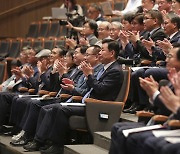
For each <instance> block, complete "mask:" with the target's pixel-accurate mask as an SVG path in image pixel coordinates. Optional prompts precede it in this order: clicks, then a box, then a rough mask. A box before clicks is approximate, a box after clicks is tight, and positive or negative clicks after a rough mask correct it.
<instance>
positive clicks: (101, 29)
mask: <svg viewBox="0 0 180 154" xmlns="http://www.w3.org/2000/svg"><path fill="white" fill-rule="evenodd" d="M103 30H108V29H103V28H98V31H103Z"/></svg>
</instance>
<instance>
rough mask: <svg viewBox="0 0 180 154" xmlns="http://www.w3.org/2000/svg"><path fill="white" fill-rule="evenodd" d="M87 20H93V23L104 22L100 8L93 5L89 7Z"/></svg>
mask: <svg viewBox="0 0 180 154" xmlns="http://www.w3.org/2000/svg"><path fill="white" fill-rule="evenodd" d="M87 12H88V18H89V19H92V20H95V21H105V19H104V18H103V16H102V14H101V8H100V7H99V6H98V5H97V4H95V3H93V4H91V5H90V6H89V8H88V10H87Z"/></svg>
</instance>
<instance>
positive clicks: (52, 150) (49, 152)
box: [41, 145, 64, 154]
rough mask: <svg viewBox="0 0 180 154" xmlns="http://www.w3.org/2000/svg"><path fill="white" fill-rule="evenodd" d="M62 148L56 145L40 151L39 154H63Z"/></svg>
mask: <svg viewBox="0 0 180 154" xmlns="http://www.w3.org/2000/svg"><path fill="white" fill-rule="evenodd" d="M63 151H64V148H63V147H61V146H58V145H52V146H50V147H49V148H48V149H46V150H41V154H63Z"/></svg>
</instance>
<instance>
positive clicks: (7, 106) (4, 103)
mask: <svg viewBox="0 0 180 154" xmlns="http://www.w3.org/2000/svg"><path fill="white" fill-rule="evenodd" d="M16 95H17V94H15V93H9V92H0V126H2V125H3V124H4V122H5V120H6V117H7V115H9V113H10V111H11V103H12V99H13V97H14V96H16Z"/></svg>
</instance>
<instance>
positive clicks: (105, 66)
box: [104, 61, 115, 70]
mask: <svg viewBox="0 0 180 154" xmlns="http://www.w3.org/2000/svg"><path fill="white" fill-rule="evenodd" d="M114 62H115V61H112V62H110V63H108V64H106V65H104V70H107V69H108V67H109V66H111V64H112V63H114Z"/></svg>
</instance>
